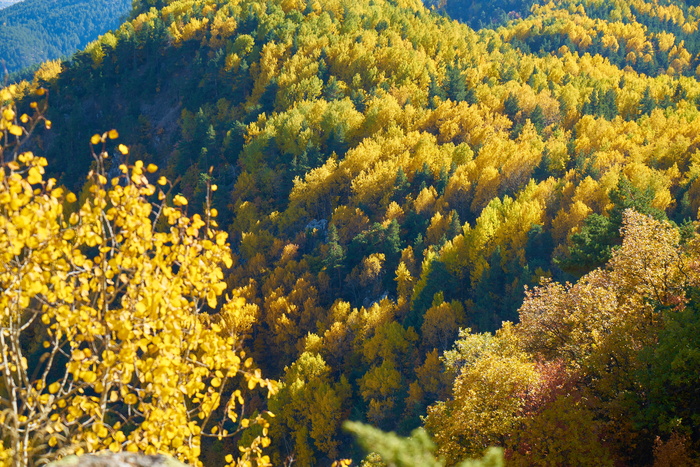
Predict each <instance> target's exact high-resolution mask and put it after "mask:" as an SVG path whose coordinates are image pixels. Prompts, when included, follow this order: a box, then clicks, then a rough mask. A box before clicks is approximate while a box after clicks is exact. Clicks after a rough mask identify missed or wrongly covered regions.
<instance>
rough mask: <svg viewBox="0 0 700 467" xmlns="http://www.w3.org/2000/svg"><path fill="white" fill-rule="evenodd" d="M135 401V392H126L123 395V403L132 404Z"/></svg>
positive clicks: (136, 399) (136, 400)
mask: <svg viewBox="0 0 700 467" xmlns="http://www.w3.org/2000/svg"><path fill="white" fill-rule="evenodd" d="M136 402H138V398H137V397H136V395H135V394H127V395H126V396H124V403H125V404H129V405H134V404H135V403H136Z"/></svg>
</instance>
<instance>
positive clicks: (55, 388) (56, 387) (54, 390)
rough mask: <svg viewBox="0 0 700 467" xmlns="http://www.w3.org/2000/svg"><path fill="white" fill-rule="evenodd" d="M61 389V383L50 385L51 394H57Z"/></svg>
mask: <svg viewBox="0 0 700 467" xmlns="http://www.w3.org/2000/svg"><path fill="white" fill-rule="evenodd" d="M60 388H61V383H59V382H55V383H51V384H49V392H50V393H51V394H56V393H57V392H58V390H59V389H60Z"/></svg>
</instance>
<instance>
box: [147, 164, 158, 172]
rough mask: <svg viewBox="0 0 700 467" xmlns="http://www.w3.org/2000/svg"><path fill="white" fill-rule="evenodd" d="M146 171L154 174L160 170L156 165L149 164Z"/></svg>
mask: <svg viewBox="0 0 700 467" xmlns="http://www.w3.org/2000/svg"><path fill="white" fill-rule="evenodd" d="M146 170H147V171H148V173H151V174H152V173H153V172H155V171H156V170H158V166H157V165H155V164H148V167H146Z"/></svg>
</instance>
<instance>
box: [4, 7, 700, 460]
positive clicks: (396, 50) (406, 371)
mask: <svg viewBox="0 0 700 467" xmlns="http://www.w3.org/2000/svg"><path fill="white" fill-rule="evenodd" d="M453 3H456V2H450V1H449V0H448V1H447V2H441V3H439V4H435V5H429V7H430V8H429V7H426V6H425V5H423V4H422V3H421V2H419V1H417V0H392V1H389V0H373V1H356V0H353V1H350V0H333V1H325V2H318V1H313V0H308V1H305V0H271V1H264V2H263V1H258V0H226V1H224V0H219V1H214V0H176V1H162V0H139V1H136V2H134V5H133V7H134V8H133V11H132V13H131V15H130V17H129V19H128V21H126V22H125V23H124V24H122V25H121V26H120V27H119V28H117V29H115V30H114V31H112V32H109V33H107V34H105V35H104V36H102V37H101V38H100V39H99V40H97V41H95V42H93V43H91V44H89V45H88V46H87V47H86V48H85V49H84V50H83V51H81V52H79V53H77V54H75V55H74V56H72V57H71V58H70V59H69V60H66V61H63V62H60V63H57V62H55V63H53V64H51V63H49V64H45V65H44V66H42V68H40V69H39V71H38V72H37V73H36V75H35V77H34V80H33V81H32V82H31V83H29V82H25V83H23V84H21V85H20V86H18V87H17V88H16V91H17V94H18V95H26V96H27V97H25V98H24V99H19V101H18V104H17V113H18V114H21V113H22V112H27V113H29V112H30V107H29V106H30V102H31V99H29V95H30V92H31V91H32V90H34V89H36V88H38V87H42V89H46V91H47V92H48V95H49V96H50V97H49V104H50V105H49V107H48V109H47V110H46V113H45V118H46V119H48V120H50V121H51V122H52V129H50V130H44V129H43V128H41V126H39V127H37V129H36V131H35V132H34V133H33V136H32V139H31V141H29V142H28V143H27V146H26V148H25V149H31V150H32V151H34V152H35V153H37V154H42V155H45V158H46V160H47V162H48V165H47V166H46V168H45V169H43V170H45V171H46V177H54V178H55V179H56V182H55V183H56V186H61V187H63V189H65V190H68V191H72V192H74V193H76V197H77V199H78V200H79V201H80V203H85V202H87V201H88V200H90V199H91V196H92V195H91V193H92V192H91V190H92V189H93V188H92V187H94V183H92V182H88V183H87V184H86V182H85V180H86V178H85V176H86V175H87V174H88V173H91V172H92V173H93V174H94V173H96V172H95V171H96V170H97V167H96V165H95V164H98V162H97V161H95V159H94V158H93V157H92V155H91V153H90V150H89V145H87V143H86V142H87V141H91V139H92V138H94V136H95V135H97V136H98V140H95V141H93V144H98V143H99V144H102V141H101V139H99V136H100V135H103V134H105V131H108V129H111V128H116V129H118V130H119V141H122V142H123V144H124V145H125V146H127V147H128V154H127V153H123V152H122V151H119V150H118V147H116V146H105V147H106V154H107V157H106V158H105V159H104V160H100V162H99V164H103V165H102V166H101V167H102V169H103V171H104V176H105V177H106V179H107V180H112V179H115V180H117V183H116V184H115V187H116V186H121V185H120V182H119V177H121V176H122V173H123V172H122V169H121V167H122V166H126V167H132V166H133V167H135V165H134V163H132V161H142V165H141V166H140V167H139V170H141V172H142V173H141V174H139V175H141V176H143V177H144V178H145V181H143V183H146V182H148V184H150V185H152V186H155V185H156V184H157V180H158V179H159V177H160V176H163V177H164V178H165V179H166V180H172V190H171V192H170V194H169V195H165V197H164V198H163V199H162V200H160V201H161V202H163V203H165V205H166V206H169V207H173V206H174V205H175V204H179V205H180V208H181V209H186V210H187V211H186V212H187V216H188V218H192V219H194V218H195V216H199V218H200V219H205V218H206V216H207V215H208V214H211V213H216V216H215V217H216V222H217V223H218V228H219V229H221V231H222V232H225V233H226V234H227V239H228V240H227V241H228V247H227V248H225V249H224V250H225V251H224V252H222V255H224V256H225V257H228V256H226V255H229V254H230V264H225V267H224V268H221V269H220V272H221V276H222V277H221V278H220V279H218V282H217V286H216V291H217V294H219V295H221V296H225V297H232V299H234V301H235V303H238V304H239V305H240V306H242V307H243V308H242V310H244V311H240V313H239V312H238V311H236V312H235V313H234V314H235V316H236V319H243V318H244V317H245V319H243V322H242V324H240V325H237V326H238V327H236V326H234V329H235V330H236V332H237V334H236V336H237V341H236V342H237V345H239V346H240V349H237V351H238V350H241V351H243V352H245V354H246V355H250V356H251V357H252V359H253V361H254V362H255V363H256V365H259V367H260V370H261V374H262V375H265V377H266V378H270V379H271V380H275V381H276V384H275V388H276V391H274V394H271V395H270V397H269V400H266V399H263V398H260V397H259V396H253V401H254V402H252V404H253V405H252V406H253V407H254V408H255V409H256V410H260V411H261V413H262V411H269V412H271V413H273V414H274V415H275V416H274V417H270V419H269V441H266V442H265V443H267V442H269V446H265V447H266V448H267V451H266V452H267V453H268V454H266V455H269V461H270V462H271V463H272V464H273V465H284V464H285V463H289V462H291V461H292V460H294V461H295V462H297V463H299V465H331V464H332V463H333V462H334V461H336V460H341V459H343V458H353V459H355V461H356V462H357V461H359V459H362V457H363V456H364V455H365V454H364V453H363V452H361V451H360V450H359V449H358V448H357V447H355V446H354V444H353V442H352V438H351V437H350V435H349V434H348V433H347V432H345V431H343V429H342V426H343V422H344V421H345V420H355V421H360V422H363V423H367V424H371V425H373V426H374V427H377V428H379V429H382V430H392V431H396V432H397V433H398V435H397V436H395V437H387V438H382V435H381V434H377V432H376V431H372V429H371V428H366V427H365V428H364V429H363V428H362V427H359V428H358V426H356V425H348V426H350V427H355V428H351V429H352V430H354V431H353V432H356V433H363V434H364V436H368V437H373V436H379V438H381V440H382V441H381V443H382V446H384V445H386V446H413V447H412V448H411V449H413V448H416V449H418V448H420V449H425V452H424V451H423V450H419V451H417V454H416V455H419V456H423V455H425V456H427V457H425V458H426V459H428V458H431V459H433V460H435V459H434V458H433V454H431V453H430V449H432V448H433V446H432V444H431V442H430V441H429V439H428V437H427V436H428V435H429V436H430V437H432V439H433V440H434V443H435V446H434V449H435V450H436V455H437V457H442V458H443V459H444V460H445V461H446V462H447V464H448V465H456V464H458V463H460V462H462V461H464V460H465V459H468V458H473V457H480V456H482V455H483V454H484V452H485V450H486V449H487V448H489V447H490V446H500V447H502V448H503V451H502V452H503V455H504V456H505V459H506V462H507V463H508V465H510V464H511V463H512V464H513V465H539V464H543V465H544V464H547V463H548V462H550V463H552V464H562V465H652V464H653V463H654V462H659V463H662V462H667V464H668V463H670V464H672V465H683V463H686V464H687V463H688V462H691V461H692V460H693V459H695V458H697V455H698V452H699V449H700V444H698V443H700V431H699V430H698V420H697V417H696V416H695V415H694V414H695V413H696V412H697V411H696V408H697V406H698V404H699V403H700V399H698V395H697V392H696V391H694V389H693V388H694V386H693V385H694V382H695V379H696V378H695V376H693V375H694V374H695V373H694V372H695V370H696V369H697V358H696V353H697V348H698V342H697V339H696V338H695V337H694V336H695V334H693V332H692V331H693V330H694V329H695V328H696V327H697V313H696V309H697V307H698V304H697V297H698V294H697V290H696V289H697V287H698V284H697V277H696V276H697V271H696V269H697V264H698V263H697V258H698V249H697V241H698V240H697V234H696V230H697V221H698V209H699V208H700V181H698V176H699V175H700V171H699V170H700V169H699V167H700V166H699V165H698V164H700V134H699V133H698V131H697V128H698V123H699V119H700V83H699V82H698V78H699V77H700V76H699V75H700V68H699V65H700V55H699V54H700V50H698V47H699V45H698V42H697V37H698V34H697V28H698V25H699V24H700V8H698V6H697V5H694V4H692V2H681V1H677V0H668V1H656V0H616V1H610V2H600V1H593V0H557V1H554V2H547V3H546V4H545V3H543V2H534V3H532V4H531V5H530V4H526V3H519V4H517V5H516V4H515V3H513V4H510V3H507V2H502V3H503V5H501V4H500V3H499V5H501V6H500V7H499V8H501V9H502V10H503V11H504V12H505V13H506V14H505V16H503V15H501V16H499V17H488V18H487V17H484V18H485V19H484V20H483V21H481V23H480V24H473V25H474V26H478V27H479V29H478V30H474V29H472V28H471V27H470V26H469V25H466V24H462V23H459V22H457V21H453V20H451V19H449V18H448V17H446V16H445V15H444V13H445V12H448V13H449V12H450V7H451V5H452V6H455V5H453ZM485 4H486V2H482V3H479V2H467V3H462V4H459V5H461V6H469V9H470V11H472V10H473V11H477V10H478V9H479V8H481V10H479V11H485V8H484V5H485ZM494 11H495V10H494ZM511 12H515V13H514V14H510V13H511ZM499 15H500V13H499ZM472 18H474V17H472ZM470 24H472V23H470ZM17 118H19V117H17ZM11 129H12V128H11V127H8V129H7V130H5V131H6V134H7V132H10V131H11ZM15 131H16V130H15ZM10 134H11V133H10ZM151 165H153V166H154V167H155V166H158V167H160V171H159V172H158V174H157V175H156V174H153V175H151V174H150V173H149V172H148V170H143V168H146V167H149V166H151ZM139 180H140V182H139V183H141V179H140V178H139ZM134 183H136V182H134ZM212 187H216V188H217V189H216V190H212V189H211V188H212ZM154 193H155V192H154ZM185 201H186V203H187V204H186V205H185V204H184V203H185ZM184 206H186V207H184ZM146 217H148V216H146ZM149 219H150V218H149ZM144 222H145V221H144ZM150 222H152V224H151V225H152V226H153V229H155V230H154V231H158V229H161V228H162V229H165V226H164V225H162V223H161V224H160V225H159V224H158V223H157V222H155V221H154V220H153V219H152V220H151V221H150ZM161 222H162V221H161ZM219 295H217V296H219ZM238 299H240V301H236V300H238ZM227 303H229V302H228V301H227V300H218V299H217V300H215V301H214V302H212V303H211V304H207V307H206V309H205V308H202V309H201V310H198V311H199V314H197V313H195V315H196V316H201V314H202V312H203V311H206V315H207V316H210V317H211V318H208V317H206V316H204V317H202V318H201V319H204V320H205V321H207V320H209V319H212V320H216V319H223V318H221V317H222V316H225V314H226V312H227V311H226V310H228V309H229V308H227V307H230V306H232V305H227ZM243 304H245V305H243ZM239 305H236V306H239ZM236 309H237V310H238V309H239V308H236ZM244 312H245V313H244ZM214 371H216V370H214ZM219 371H223V370H219ZM219 378H220V377H219ZM668 387H672V388H673V391H672V392H671V393H666V392H665V391H664V389H663V388H668ZM234 390H235V389H231V391H234ZM217 391H218V390H217ZM221 391H224V392H225V390H224V389H221ZM225 394H227V395H230V393H228V392H225ZM220 415H221V414H218V415H217V416H220ZM213 416H214V415H213ZM222 423H223V422H222ZM226 423H228V422H226ZM419 427H423V428H424V429H425V430H426V431H420V430H419V431H414V430H415V429H417V428H419ZM553 427H558V428H557V429H554V428H553ZM562 427H563V428H562ZM411 433H414V435H413V437H412V438H408V440H407V439H406V438H401V437H402V436H403V437H405V436H408V435H409V434H411ZM426 433H427V435H426ZM257 434H259V433H256V435H257ZM8 436H9V434H5V432H3V438H5V437H8ZM249 438H250V439H249ZM251 439H254V437H253V436H252V435H250V436H249V437H248V438H247V437H246V436H245V435H243V436H242V437H241V438H235V437H234V438H232V439H230V440H228V441H225V440H224V441H221V442H220V443H219V442H218V440H216V439H214V440H211V441H205V443H210V444H206V446H207V447H208V449H206V450H202V452H203V453H204V452H205V451H206V452H207V453H209V454H207V455H211V456H212V457H211V458H207V459H206V461H210V462H215V463H216V462H223V461H222V459H224V458H225V453H226V452H231V450H232V449H233V450H235V446H234V445H235V443H239V442H241V443H247V444H245V445H247V446H250V441H251ZM371 439H375V438H371ZM261 443H262V441H261ZM404 443H405V444H404ZM127 445H128V443H127V444H125V445H124V446H127ZM261 445H262V444H261ZM387 449H388V450H387V451H386V452H385V453H384V454H383V455H385V456H389V455H390V452H393V451H391V449H390V448H387ZM407 449H408V448H407ZM49 452H50V453H53V452H55V451H51V450H49ZM490 452H491V453H492V454H493V453H494V452H496V451H490ZM375 454H376V453H375ZM392 455H393V454H392ZM489 455H491V454H489ZM377 456H379V457H381V454H376V455H374V456H373V455H372V454H369V455H368V456H367V458H366V462H375V461H376V462H379V461H378V460H376V458H377ZM181 457H183V458H184V457H185V455H184V454H181ZM496 457H498V456H496ZM372 459H375V461H373V460H372ZM202 461H203V462H204V461H205V460H202ZM227 462H230V461H227ZM387 462H390V461H388V460H387ZM435 462H438V461H435ZM340 465H342V464H340ZM368 465H376V464H368ZM659 465H664V464H659Z"/></svg>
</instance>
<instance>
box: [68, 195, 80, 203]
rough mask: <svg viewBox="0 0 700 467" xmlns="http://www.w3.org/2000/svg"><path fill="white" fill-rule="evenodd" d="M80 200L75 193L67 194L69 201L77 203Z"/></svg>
mask: <svg viewBox="0 0 700 467" xmlns="http://www.w3.org/2000/svg"><path fill="white" fill-rule="evenodd" d="M77 200H78V198H77V197H76V196H75V193H68V194H67V195H66V201H68V202H69V203H75V202H76V201H77Z"/></svg>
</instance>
